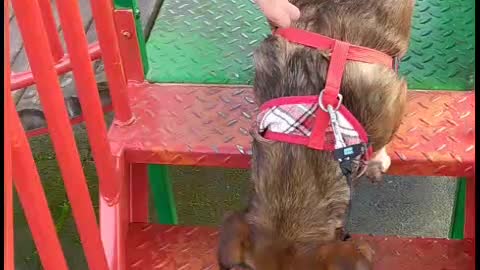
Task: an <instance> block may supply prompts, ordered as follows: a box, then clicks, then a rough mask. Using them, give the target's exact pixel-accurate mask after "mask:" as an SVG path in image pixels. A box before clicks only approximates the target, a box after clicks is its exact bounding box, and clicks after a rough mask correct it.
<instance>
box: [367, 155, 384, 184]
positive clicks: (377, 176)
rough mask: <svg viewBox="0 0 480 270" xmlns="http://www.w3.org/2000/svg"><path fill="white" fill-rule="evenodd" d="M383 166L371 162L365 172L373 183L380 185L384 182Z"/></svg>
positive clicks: (377, 162) (376, 162)
mask: <svg viewBox="0 0 480 270" xmlns="http://www.w3.org/2000/svg"><path fill="white" fill-rule="evenodd" d="M384 171H385V170H384V169H383V165H382V163H381V162H379V161H372V160H370V161H369V162H368V165H367V169H366V171H365V176H366V177H367V178H368V179H369V180H370V181H371V182H372V183H378V182H381V181H382V180H383V174H384Z"/></svg>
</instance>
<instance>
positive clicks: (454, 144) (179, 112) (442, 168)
mask: <svg viewBox="0 0 480 270" xmlns="http://www.w3.org/2000/svg"><path fill="white" fill-rule="evenodd" d="M130 98H131V104H132V107H133V108H132V109H133V111H134V113H135V115H136V117H137V120H136V122H135V123H134V124H132V125H130V126H126V127H118V126H112V128H111V129H110V133H109V137H110V141H111V143H112V148H113V149H116V150H115V151H122V150H125V151H126V157H127V159H128V160H129V161H130V162H135V163H148V164H172V165H194V166H218V167H226V168H248V167H249V160H250V155H251V149H250V147H251V146H250V142H251V137H250V135H249V133H248V131H249V129H250V126H251V122H252V120H253V119H254V117H255V115H256V113H257V107H256V105H255V102H254V99H253V93H252V89H251V88H249V87H237V86H205V85H203V86H202V85H158V84H157V85H155V84H147V85H143V86H137V87H134V88H131V89H130ZM408 98H409V101H408V108H407V113H406V116H405V119H404V122H403V125H402V126H401V127H400V129H399V131H398V134H397V136H396V137H395V138H394V140H393V141H392V143H391V145H390V146H389V147H388V148H387V149H388V151H389V154H390V156H391V157H392V167H391V169H390V171H389V174H398V175H428V176H435V175H444V176H469V175H471V174H473V168H474V167H473V166H474V159H475V144H474V137H475V130H474V119H475V110H474V105H475V100H474V94H473V92H445V91H444V92H432V91H409V94H408Z"/></svg>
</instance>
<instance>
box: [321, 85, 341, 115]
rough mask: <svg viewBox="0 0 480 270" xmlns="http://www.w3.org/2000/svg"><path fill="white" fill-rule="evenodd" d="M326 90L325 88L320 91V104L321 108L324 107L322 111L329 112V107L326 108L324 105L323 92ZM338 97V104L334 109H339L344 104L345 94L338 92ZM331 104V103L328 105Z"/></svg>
mask: <svg viewBox="0 0 480 270" xmlns="http://www.w3.org/2000/svg"><path fill="white" fill-rule="evenodd" d="M324 91H325V89H323V90H322V91H320V95H318V106H319V107H320V109H322V111H324V112H327V113H328V109H327V108H325V105H323V101H322V100H323V92H324ZM337 97H338V103H337V106H335V108H333V107H332V108H333V110H334V111H338V109H339V108H340V106H341V105H342V100H343V96H342V94H338V95H337ZM328 106H330V105H328Z"/></svg>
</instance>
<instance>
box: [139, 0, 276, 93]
mask: <svg viewBox="0 0 480 270" xmlns="http://www.w3.org/2000/svg"><path fill="white" fill-rule="evenodd" d="M268 29H269V28H268V24H267V22H266V20H265V18H264V17H263V15H262V13H261V12H260V11H258V10H257V7H256V5H255V4H254V3H253V1H252V0H167V1H165V3H164V4H163V6H162V8H161V10H160V15H159V17H158V18H157V20H156V23H155V25H154V27H153V29H152V32H151V34H150V38H149V40H148V42H147V52H148V58H149V61H150V71H149V73H148V75H147V78H148V79H149V80H151V81H154V82H191V83H219V84H250V83H251V82H252V78H253V77H252V71H253V62H252V54H253V49H254V47H255V45H256V44H258V42H260V41H261V40H263V39H264V38H265V37H266V36H267V34H268Z"/></svg>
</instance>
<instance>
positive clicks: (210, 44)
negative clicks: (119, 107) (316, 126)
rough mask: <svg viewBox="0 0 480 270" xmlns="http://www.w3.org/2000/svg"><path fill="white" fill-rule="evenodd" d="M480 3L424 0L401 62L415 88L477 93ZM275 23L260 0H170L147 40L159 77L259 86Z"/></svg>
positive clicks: (152, 71)
mask: <svg viewBox="0 0 480 270" xmlns="http://www.w3.org/2000/svg"><path fill="white" fill-rule="evenodd" d="M474 4H475V1H474V0H458V1H445V0H417V1H416V4H415V11H414V18H413V29H412V37H411V43H410V50H409V52H408V54H407V55H406V57H405V58H404V59H403V61H402V63H401V67H400V71H401V73H402V74H404V75H406V77H407V79H408V82H409V88H411V89H443V90H471V89H472V88H473V85H474V74H475V25H474V22H475V11H474V6H475V5H474ZM267 34H269V27H268V25H267V24H266V21H265V19H264V18H263V15H262V14H261V12H260V11H259V10H258V9H257V7H256V6H255V4H254V3H253V1H252V0H193V1H192V0H165V3H164V4H163V6H162V9H161V11H160V14H159V16H158V18H157V20H156V23H155V25H154V27H153V29H152V32H151V35H150V39H149V41H148V42H147V50H148V57H149V61H150V67H151V68H150V71H149V74H148V75H147V78H148V80H150V81H153V82H181V83H219V84H251V82H252V79H253V66H252V63H253V62H252V58H251V56H252V51H253V49H254V48H255V46H256V45H257V44H258V42H260V41H261V40H262V39H263V38H264V37H265V36H266V35H267Z"/></svg>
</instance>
